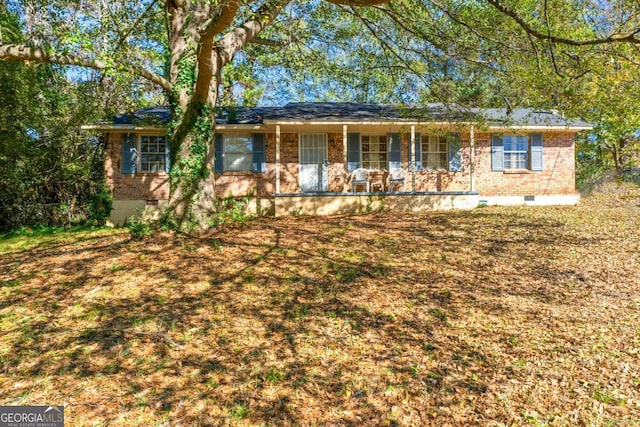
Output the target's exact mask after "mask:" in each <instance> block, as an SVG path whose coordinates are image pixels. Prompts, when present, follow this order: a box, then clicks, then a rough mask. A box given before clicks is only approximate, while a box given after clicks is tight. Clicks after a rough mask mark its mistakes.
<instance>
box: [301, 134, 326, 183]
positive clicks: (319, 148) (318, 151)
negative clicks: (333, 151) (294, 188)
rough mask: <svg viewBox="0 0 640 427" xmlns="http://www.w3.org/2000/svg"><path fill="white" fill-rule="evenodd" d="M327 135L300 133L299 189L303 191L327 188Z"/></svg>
mask: <svg viewBox="0 0 640 427" xmlns="http://www.w3.org/2000/svg"><path fill="white" fill-rule="evenodd" d="M328 164H329V161H328V158H327V135H325V134H301V135H300V190H301V191H302V192H303V193H312V192H316V191H328V190H329V173H328V168H327V165H328Z"/></svg>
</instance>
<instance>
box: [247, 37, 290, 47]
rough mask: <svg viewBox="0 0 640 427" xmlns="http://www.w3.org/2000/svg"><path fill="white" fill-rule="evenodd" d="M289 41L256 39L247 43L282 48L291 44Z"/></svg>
mask: <svg viewBox="0 0 640 427" xmlns="http://www.w3.org/2000/svg"><path fill="white" fill-rule="evenodd" d="M291 41H292V40H291V39H289V40H272V39H263V38H260V37H256V38H254V39H253V40H251V41H249V43H251V44H258V45H261V46H271V47H284V46H288V45H289V44H291Z"/></svg>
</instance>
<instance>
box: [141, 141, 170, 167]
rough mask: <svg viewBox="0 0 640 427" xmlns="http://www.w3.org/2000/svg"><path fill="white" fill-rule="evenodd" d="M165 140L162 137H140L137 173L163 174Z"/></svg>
mask: <svg viewBox="0 0 640 427" xmlns="http://www.w3.org/2000/svg"><path fill="white" fill-rule="evenodd" d="M166 144H167V143H166V139H165V137H164V136H147V135H143V136H141V137H140V151H139V153H140V155H139V156H138V157H139V160H140V165H139V168H138V171H139V172H164V171H165V170H166V159H167V157H166V153H165V151H166Z"/></svg>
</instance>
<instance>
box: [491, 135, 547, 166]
mask: <svg viewBox="0 0 640 427" xmlns="http://www.w3.org/2000/svg"><path fill="white" fill-rule="evenodd" d="M543 160H544V155H543V140H542V134H541V133H532V134H530V135H492V136H491V169H492V170H494V171H505V170H512V171H517V170H527V169H528V170H532V171H541V170H542V169H543Z"/></svg>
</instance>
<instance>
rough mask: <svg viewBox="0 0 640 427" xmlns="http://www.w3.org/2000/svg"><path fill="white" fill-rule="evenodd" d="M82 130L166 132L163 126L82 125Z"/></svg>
mask: <svg viewBox="0 0 640 427" xmlns="http://www.w3.org/2000/svg"><path fill="white" fill-rule="evenodd" d="M80 129H82V130H101V131H127V132H132V131H134V132H135V131H153V132H164V131H166V130H167V128H166V127H164V126H135V125H83V126H80Z"/></svg>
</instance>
